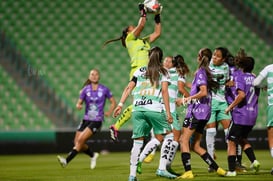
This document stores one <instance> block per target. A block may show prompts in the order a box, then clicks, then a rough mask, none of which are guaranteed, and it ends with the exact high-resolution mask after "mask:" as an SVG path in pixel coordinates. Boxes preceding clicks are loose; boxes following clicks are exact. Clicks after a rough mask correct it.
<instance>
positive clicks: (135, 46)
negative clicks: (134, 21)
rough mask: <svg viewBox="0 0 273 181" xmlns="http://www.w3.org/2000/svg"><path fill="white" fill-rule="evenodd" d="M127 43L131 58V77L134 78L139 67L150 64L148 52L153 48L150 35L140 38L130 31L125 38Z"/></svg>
mask: <svg viewBox="0 0 273 181" xmlns="http://www.w3.org/2000/svg"><path fill="white" fill-rule="evenodd" d="M125 43H126V47H127V50H128V54H129V56H130V59H131V62H130V63H131V72H130V78H132V76H133V74H134V72H135V71H136V70H137V69H138V68H140V67H143V66H147V64H148V61H149V56H148V52H149V50H150V48H151V46H150V43H149V36H148V37H144V38H142V39H140V38H137V37H135V35H134V34H133V32H130V33H129V34H128V35H127V37H126V39H125Z"/></svg>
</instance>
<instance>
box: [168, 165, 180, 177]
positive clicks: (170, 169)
mask: <svg viewBox="0 0 273 181" xmlns="http://www.w3.org/2000/svg"><path fill="white" fill-rule="evenodd" d="M166 170H167V171H168V172H169V173H171V174H173V175H176V176H180V175H181V174H179V173H176V172H175V171H174V170H173V169H172V168H171V166H167V169H166Z"/></svg>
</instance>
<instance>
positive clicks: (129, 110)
mask: <svg viewBox="0 0 273 181" xmlns="http://www.w3.org/2000/svg"><path fill="white" fill-rule="evenodd" d="M132 108H133V105H130V106H128V107H127V108H126V109H125V110H124V111H123V112H122V114H121V116H120V117H119V119H118V120H117V121H116V123H115V128H116V129H117V130H119V128H120V127H121V126H123V125H124V124H125V123H126V122H127V121H128V120H129V119H130V118H131V113H132Z"/></svg>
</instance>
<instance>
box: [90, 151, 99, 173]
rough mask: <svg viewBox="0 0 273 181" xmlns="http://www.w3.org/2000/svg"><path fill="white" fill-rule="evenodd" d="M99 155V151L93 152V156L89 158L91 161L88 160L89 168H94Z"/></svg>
mask: <svg viewBox="0 0 273 181" xmlns="http://www.w3.org/2000/svg"><path fill="white" fill-rule="evenodd" d="M99 155H100V154H99V153H97V152H95V153H94V156H93V157H92V158H91V162H90V168H91V169H94V168H96V165H97V159H98V157H99Z"/></svg>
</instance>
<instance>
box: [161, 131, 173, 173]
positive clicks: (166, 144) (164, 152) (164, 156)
mask: <svg viewBox="0 0 273 181" xmlns="http://www.w3.org/2000/svg"><path fill="white" fill-rule="evenodd" d="M172 141H173V133H170V134H168V135H166V136H165V138H164V141H163V143H162V146H161V150H160V160H159V167H158V169H160V170H166V165H167V161H168V158H169V153H170V149H171V145H172Z"/></svg>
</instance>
